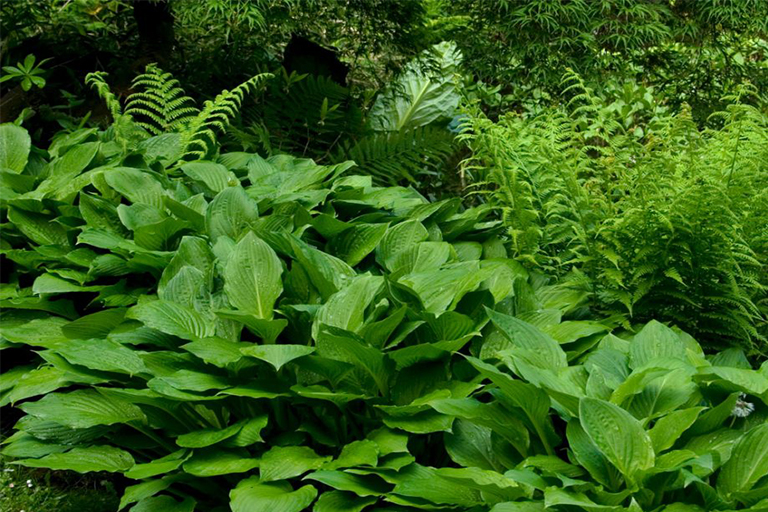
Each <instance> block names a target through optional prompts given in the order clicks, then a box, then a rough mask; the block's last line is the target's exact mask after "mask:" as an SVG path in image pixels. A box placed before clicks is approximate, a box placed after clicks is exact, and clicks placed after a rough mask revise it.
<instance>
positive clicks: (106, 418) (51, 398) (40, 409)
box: [20, 389, 146, 428]
mask: <svg viewBox="0 0 768 512" xmlns="http://www.w3.org/2000/svg"><path fill="white" fill-rule="evenodd" d="M20 408H21V409H22V410H24V412H26V413H28V414H31V415H33V416H35V417H38V418H41V419H44V420H49V421H54V422H56V423H59V424H61V425H65V426H67V427H71V428H89V427H94V426H97V425H112V424H115V423H129V422H133V421H138V422H142V421H145V420H146V416H145V415H144V413H143V412H142V411H141V409H140V408H138V407H137V406H135V405H134V404H132V403H130V402H127V401H125V400H122V399H119V398H117V397H109V396H105V395H103V394H101V393H99V392H98V391H96V390H94V389H83V390H78V391H72V392H71V393H51V394H49V395H47V396H46V397H45V398H42V399H40V400H38V401H37V402H27V403H25V404H23V405H21V406H20Z"/></svg>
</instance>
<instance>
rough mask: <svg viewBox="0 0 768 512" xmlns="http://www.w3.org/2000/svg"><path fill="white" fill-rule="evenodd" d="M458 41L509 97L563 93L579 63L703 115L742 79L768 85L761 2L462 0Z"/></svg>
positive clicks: (767, 7) (472, 67)
mask: <svg viewBox="0 0 768 512" xmlns="http://www.w3.org/2000/svg"><path fill="white" fill-rule="evenodd" d="M444 12H445V13H446V14H452V15H455V16H460V17H462V20H463V21H464V26H463V28H461V29H455V30H454V31H453V33H452V37H453V39H454V40H455V41H456V42H457V43H458V44H459V46H460V48H461V50H462V51H463V52H464V53H465V55H466V57H467V59H466V61H465V62H466V64H467V67H468V70H469V71H470V72H471V73H473V74H474V75H475V76H477V77H478V78H480V79H482V80H483V81H485V82H487V83H492V84H500V85H502V86H503V87H504V94H506V95H508V101H509V102H511V103H513V104H515V103H518V104H519V103H521V102H522V103H523V104H526V103H530V102H531V101H532V100H533V101H535V100H534V98H535V96H536V94H537V93H539V92H540V91H541V90H545V91H549V92H551V93H552V94H553V96H554V95H556V94H559V90H560V89H559V82H560V77H561V76H562V75H563V73H565V71H566V70H567V69H569V68H570V69H574V70H576V71H577V72H578V73H580V74H581V75H582V76H585V77H586V78H587V81H588V82H590V83H594V84H601V83H603V82H604V81H605V79H606V78H610V77H615V76H624V77H630V78H636V79H637V80H638V81H642V82H643V83H645V84H650V85H656V86H659V87H660V88H662V89H663V93H664V94H665V95H668V96H667V97H668V98H669V101H670V102H672V103H674V104H675V105H676V106H678V107H679V106H680V105H681V104H682V103H683V102H687V103H688V104H689V105H692V106H693V108H694V114H695V116H696V118H697V120H698V121H701V122H703V121H704V120H706V117H707V116H708V115H709V114H710V113H711V112H713V111H714V110H717V109H718V107H720V106H721V103H720V98H721V97H722V95H724V94H729V93H732V92H734V91H735V89H736V87H737V86H738V85H740V84H742V83H745V82H752V83H755V84H756V85H759V87H761V88H764V87H765V86H766V84H768V68H766V65H765V63H766V61H767V60H768V54H767V53H766V51H767V50H768V47H767V46H766V43H765V37H766V34H768V21H766V20H768V4H766V2H763V1H760V0H744V1H741V0H739V1H721V0H691V1H666V0H662V1H647V0H621V1H599V0H598V1H589V0H576V1H571V0H534V1H530V0H459V1H457V2H451V3H450V4H448V5H446V6H444Z"/></svg>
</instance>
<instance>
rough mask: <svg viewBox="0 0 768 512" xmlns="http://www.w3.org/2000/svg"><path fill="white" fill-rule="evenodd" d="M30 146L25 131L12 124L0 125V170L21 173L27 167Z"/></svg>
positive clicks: (29, 140)
mask: <svg viewBox="0 0 768 512" xmlns="http://www.w3.org/2000/svg"><path fill="white" fill-rule="evenodd" d="M31 146H32V140H31V139H30V137H29V133H27V130H25V129H24V128H22V127H21V126H16V125H15V124H13V123H3V124H0V169H8V170H10V171H12V172H15V173H17V174H19V173H21V172H22V171H23V170H24V167H26V166H27V159H28V158H29V150H30V148H31Z"/></svg>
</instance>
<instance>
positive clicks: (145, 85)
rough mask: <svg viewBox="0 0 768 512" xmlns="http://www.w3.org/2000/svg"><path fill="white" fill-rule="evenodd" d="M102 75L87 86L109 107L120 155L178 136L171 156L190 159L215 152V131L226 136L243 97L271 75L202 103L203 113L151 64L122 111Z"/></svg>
mask: <svg viewBox="0 0 768 512" xmlns="http://www.w3.org/2000/svg"><path fill="white" fill-rule="evenodd" d="M106 76H107V75H106V73H103V72H96V73H90V74H89V75H88V76H87V77H86V83H87V84H88V85H90V86H91V87H93V88H94V89H96V91H97V92H98V94H99V96H100V97H101V98H102V99H103V100H104V101H105V102H106V103H107V107H108V108H109V111H110V113H111V114H112V118H113V124H112V126H111V127H110V128H109V129H108V130H107V131H108V132H112V133H114V138H115V140H117V141H118V142H120V143H121V144H122V146H123V149H124V151H125V150H127V148H128V147H129V146H131V147H135V146H137V145H138V143H139V142H141V141H142V140H145V139H147V138H149V137H150V136H152V135H162V134H171V133H178V134H179V135H178V144H179V147H178V151H172V150H169V151H170V152H171V153H178V154H179V155H181V156H182V158H183V159H184V160H190V159H200V158H205V157H206V155H208V154H210V153H211V152H213V151H214V149H215V148H216V147H217V132H224V131H226V129H227V127H228V126H229V124H230V122H231V120H232V118H234V117H235V116H237V115H238V113H239V111H240V106H241V105H242V103H243V99H244V98H245V96H246V94H248V93H249V92H252V91H254V90H256V89H258V87H259V86H260V85H261V84H262V83H263V82H264V81H265V80H267V79H268V78H270V77H271V76H272V75H270V74H268V73H264V74H261V75H256V76H254V77H252V78H250V79H249V80H246V81H245V82H243V83H242V84H240V85H239V86H237V87H235V88H234V89H232V90H231V91H227V90H224V91H222V92H221V93H220V94H219V95H218V96H216V98H215V99H214V100H212V101H211V100H209V101H206V102H205V104H204V105H203V109H202V110H198V109H196V108H195V107H192V106H191V105H190V103H191V102H192V99H191V98H189V97H188V96H185V95H184V90H183V89H182V88H181V87H180V86H179V82H178V81H177V80H175V79H174V78H173V77H172V76H171V74H170V73H165V72H164V71H163V70H162V69H160V68H159V67H157V65H155V64H149V65H148V66H147V68H146V71H145V73H142V74H141V75H139V76H137V77H136V78H135V79H134V81H133V86H134V88H137V89H140V90H138V91H136V92H134V93H133V94H131V95H129V96H128V98H127V99H126V102H125V109H123V108H121V105H120V101H119V100H118V98H117V97H116V96H115V94H114V93H113V92H112V91H111V89H110V87H109V84H108V83H107V81H106V79H105V78H106ZM174 142H175V140H174Z"/></svg>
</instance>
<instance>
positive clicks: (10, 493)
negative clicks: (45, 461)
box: [0, 460, 120, 512]
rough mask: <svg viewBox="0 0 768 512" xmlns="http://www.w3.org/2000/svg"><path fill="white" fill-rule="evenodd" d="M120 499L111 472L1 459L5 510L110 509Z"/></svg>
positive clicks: (0, 485) (68, 511) (80, 511)
mask: <svg viewBox="0 0 768 512" xmlns="http://www.w3.org/2000/svg"><path fill="white" fill-rule="evenodd" d="M119 501H120V500H119V498H118V496H117V493H116V492H115V488H114V485H113V484H112V482H111V481H110V479H109V476H108V475H105V474H100V473H91V474H87V475H80V474H78V473H73V472H68V471H48V470H43V469H30V468H24V467H21V466H17V465H14V464H5V463H3V462H2V461H1V460H0V504H2V505H0V509H1V510H2V512H21V511H25V512H53V511H56V512H110V511H114V510H117V507H118V503H119Z"/></svg>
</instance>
